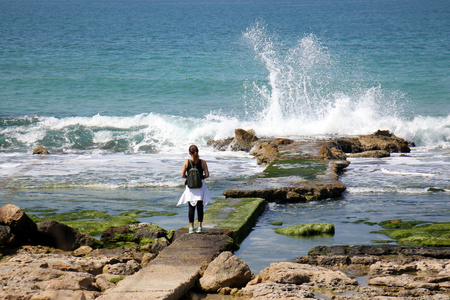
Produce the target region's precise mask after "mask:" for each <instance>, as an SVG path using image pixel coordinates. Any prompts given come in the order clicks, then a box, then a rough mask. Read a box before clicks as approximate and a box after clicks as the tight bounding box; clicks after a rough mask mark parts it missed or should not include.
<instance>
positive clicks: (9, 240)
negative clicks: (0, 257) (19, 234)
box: [0, 225, 15, 245]
mask: <svg viewBox="0 0 450 300" xmlns="http://www.w3.org/2000/svg"><path fill="white" fill-rule="evenodd" d="M14 240H15V236H14V234H13V233H12V232H11V228H10V227H9V226H6V225H0V245H13V244H14V243H15V241H14Z"/></svg>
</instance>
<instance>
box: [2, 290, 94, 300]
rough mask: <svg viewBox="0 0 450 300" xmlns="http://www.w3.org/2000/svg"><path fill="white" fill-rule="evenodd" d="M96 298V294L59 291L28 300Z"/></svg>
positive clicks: (41, 294)
mask: <svg viewBox="0 0 450 300" xmlns="http://www.w3.org/2000/svg"><path fill="white" fill-rule="evenodd" d="M98 296H99V293H98V292H89V291H71V290H60V291H44V292H40V293H37V294H35V295H33V296H32V297H31V298H30V300H49V299H54V300H59V299H72V300H93V299H95V298H97V297H98ZM8 299H9V298H8Z"/></svg>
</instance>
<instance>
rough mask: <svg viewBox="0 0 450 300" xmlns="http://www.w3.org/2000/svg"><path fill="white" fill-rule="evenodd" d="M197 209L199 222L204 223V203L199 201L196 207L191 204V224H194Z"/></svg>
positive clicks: (189, 214) (189, 215)
mask: <svg viewBox="0 0 450 300" xmlns="http://www.w3.org/2000/svg"><path fill="white" fill-rule="evenodd" d="M196 207H197V215H198V221H199V222H203V201H197V205H196V206H192V205H191V204H190V203H189V213H188V217H189V223H194V216H195V208H196Z"/></svg>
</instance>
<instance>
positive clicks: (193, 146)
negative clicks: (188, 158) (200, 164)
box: [189, 145, 198, 154]
mask: <svg viewBox="0 0 450 300" xmlns="http://www.w3.org/2000/svg"><path fill="white" fill-rule="evenodd" d="M195 152H197V153H198V148H197V146H195V145H191V146H190V147H189V154H194V153H195Z"/></svg>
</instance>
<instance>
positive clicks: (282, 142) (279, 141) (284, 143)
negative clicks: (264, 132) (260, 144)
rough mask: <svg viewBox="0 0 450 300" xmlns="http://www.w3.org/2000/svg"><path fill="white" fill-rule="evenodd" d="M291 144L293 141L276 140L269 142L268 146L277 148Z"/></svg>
mask: <svg viewBox="0 0 450 300" xmlns="http://www.w3.org/2000/svg"><path fill="white" fill-rule="evenodd" d="M293 142H294V140H291V139H286V138H276V139H274V140H273V141H272V142H270V145H271V146H273V147H275V148H278V147H279V146H281V145H289V144H292V143H293Z"/></svg>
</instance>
